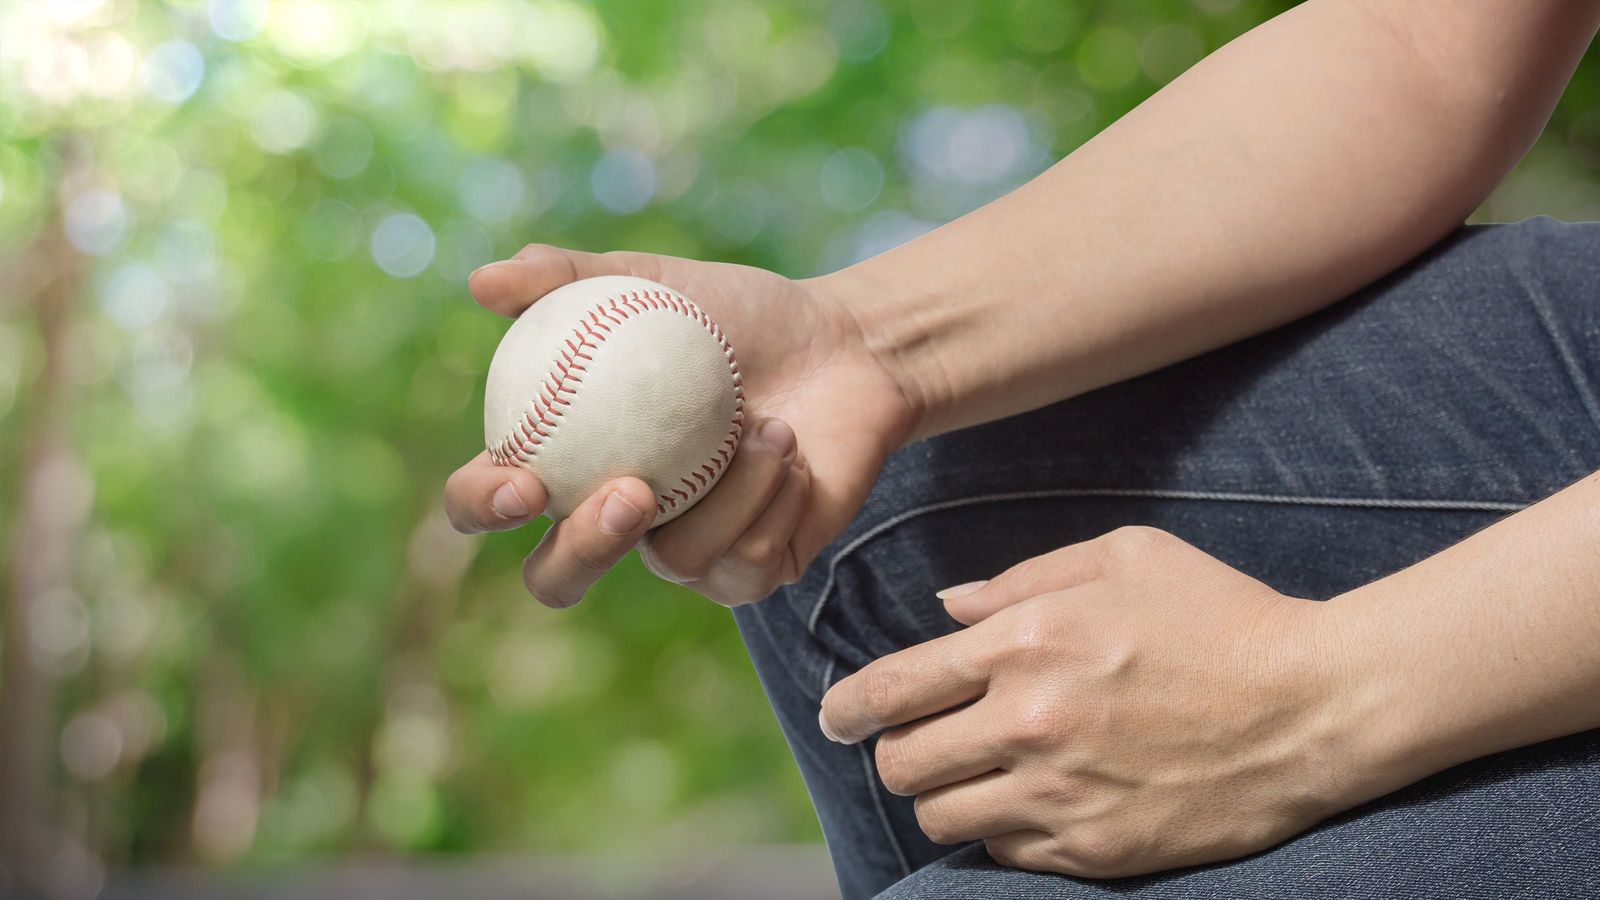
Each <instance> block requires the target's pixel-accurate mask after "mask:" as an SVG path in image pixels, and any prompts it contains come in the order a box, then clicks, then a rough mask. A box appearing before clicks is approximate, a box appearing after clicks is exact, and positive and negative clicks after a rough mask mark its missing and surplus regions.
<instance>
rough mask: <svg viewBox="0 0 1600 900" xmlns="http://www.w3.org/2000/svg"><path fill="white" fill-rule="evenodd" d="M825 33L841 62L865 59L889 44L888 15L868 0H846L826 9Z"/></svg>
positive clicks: (862, 60)
mask: <svg viewBox="0 0 1600 900" xmlns="http://www.w3.org/2000/svg"><path fill="white" fill-rule="evenodd" d="M828 33H829V34H831V35H833V40H834V43H835V44H836V45H838V48H839V59H840V60H841V61H843V62H851V63H854V62H864V61H866V60H869V59H871V58H873V57H874V56H877V55H878V54H879V53H882V52H883V48H884V47H886V46H888V45H889V17H888V16H887V15H885V14H884V12H883V9H882V8H881V7H879V6H878V4H876V3H872V2H869V0H847V2H845V3H841V4H839V5H838V6H835V7H834V8H833V11H832V12H830V13H828Z"/></svg>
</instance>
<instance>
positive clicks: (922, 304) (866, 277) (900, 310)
mask: <svg viewBox="0 0 1600 900" xmlns="http://www.w3.org/2000/svg"><path fill="white" fill-rule="evenodd" d="M802 284H803V286H804V287H805V288H806V289H807V290H809V291H810V292H811V293H812V294H813V295H814V296H816V297H818V299H819V300H820V301H821V302H823V303H824V304H826V305H828V306H831V307H833V308H834V309H836V310H837V311H838V312H839V313H840V314H841V315H842V316H843V317H844V318H845V320H846V321H847V322H848V323H849V325H850V326H851V327H852V328H853V329H854V331H855V333H856V334H857V335H859V337H860V340H861V343H862V348H863V349H864V350H865V351H866V353H867V354H868V355H869V356H871V357H872V359H873V360H874V361H876V363H877V364H878V365H879V366H881V367H882V368H883V370H884V371H885V372H886V373H888V375H889V378H890V379H891V380H892V382H893V383H894V384H895V385H896V387H897V388H898V390H899V391H900V394H901V396H902V398H903V399H904V401H905V403H906V405H907V406H908V407H909V408H910V410H911V413H912V419H911V421H912V426H911V429H910V431H909V433H908V435H907V436H906V441H907V442H908V443H909V442H910V441H915V440H919V439H921V438H925V437H931V436H932V435H935V434H939V433H941V432H943V431H948V430H951V429H952V428H954V427H959V425H957V424H951V422H950V419H951V417H952V413H951V411H952V410H953V408H954V407H955V406H956V399H957V398H956V397H955V396H954V394H955V391H954V390H953V388H952V385H953V384H954V381H955V379H953V378H952V375H951V372H950V371H949V369H948V360H949V359H950V358H951V357H952V355H953V354H952V353H951V350H950V341H949V339H948V335H949V334H950V332H951V331H952V328H953V326H952V322H951V320H952V319H954V318H955V317H956V311H955V310H954V309H953V307H951V306H950V305H947V304H941V303H938V302H935V301H933V300H932V299H931V298H928V297H924V296H920V295H919V294H918V293H917V288H915V287H913V286H911V285H909V284H907V283H906V282H905V281H904V280H903V279H899V278H886V277H883V276H882V275H881V274H880V273H879V272H877V271H876V270H874V269H873V268H872V267H869V266H867V265H866V264H862V263H858V264H856V265H854V266H850V267H848V268H844V269H840V270H839V271H837V272H833V273H831V274H828V275H822V276H819V277H816V278H811V279H807V280H806V281H804V282H802Z"/></svg>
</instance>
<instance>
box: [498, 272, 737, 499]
mask: <svg viewBox="0 0 1600 900" xmlns="http://www.w3.org/2000/svg"><path fill="white" fill-rule="evenodd" d="M652 311H665V312H674V313H677V314H679V315H682V316H687V317H689V318H690V319H693V320H694V321H696V322H699V323H700V325H701V326H702V327H704V328H705V329H706V332H707V333H708V334H710V335H711V337H712V338H713V339H714V340H716V342H717V344H718V345H719V346H721V347H722V355H723V356H724V357H726V358H727V360H728V371H729V373H730V374H732V375H733V418H732V420H731V421H730V422H729V423H728V424H729V427H728V434H727V437H726V438H724V439H723V441H722V446H721V447H720V448H718V449H717V451H716V453H714V454H713V455H712V456H711V458H709V459H707V460H706V462H705V463H704V464H702V465H701V466H700V467H699V468H698V469H696V470H691V471H690V472H689V476H690V477H692V478H694V479H696V481H698V483H696V482H694V481H690V480H689V479H688V478H682V477H680V479H679V480H680V481H681V482H682V483H683V484H684V485H685V486H686V487H687V488H688V489H689V492H688V493H684V492H683V491H682V490H679V489H677V488H673V489H671V490H670V491H669V492H668V493H665V494H660V495H657V497H656V512H657V513H658V514H659V513H665V512H667V511H668V510H671V509H674V508H676V507H677V506H678V505H679V504H680V503H686V502H688V501H689V500H691V499H693V498H694V496H695V495H697V494H698V493H700V491H701V490H702V489H703V488H704V487H705V486H706V485H707V484H709V483H710V482H711V481H712V480H713V479H715V478H716V476H717V475H718V473H720V472H721V471H722V470H723V469H724V468H726V467H727V465H728V463H730V462H731V461H732V459H733V450H734V448H735V447H736V446H737V445H738V441H739V434H740V432H741V431H742V430H743V428H744V378H743V376H741V375H740V374H739V360H738V358H737V357H735V356H734V354H733V347H732V346H731V345H730V344H729V343H728V339H727V337H725V336H724V335H723V333H722V329H721V328H720V327H719V326H718V325H717V323H716V322H715V321H713V320H712V319H711V317H710V316H708V315H706V313H705V310H702V309H701V308H700V307H699V306H697V305H695V303H694V302H693V301H691V300H689V299H688V298H687V297H680V296H678V295H677V294H674V293H672V292H670V291H659V290H650V291H643V292H641V291H626V292H623V293H621V294H618V295H615V296H611V297H607V298H606V299H604V300H601V301H599V302H598V303H596V304H595V305H594V306H593V307H592V308H591V309H590V310H589V312H588V315H587V316H585V317H580V318H579V319H578V325H577V327H576V328H574V329H573V332H572V337H570V338H568V339H567V340H566V341H565V342H564V343H565V348H566V349H564V350H562V351H561V358H560V359H557V360H555V361H553V362H552V364H551V368H550V371H549V372H548V373H547V374H546V375H545V377H544V379H543V380H542V381H540V382H539V387H540V391H539V392H538V393H537V394H536V396H535V397H534V398H533V400H532V401H531V402H530V403H529V408H528V411H527V412H526V413H524V414H523V418H522V420H521V421H519V422H514V423H512V427H511V433H510V434H507V435H506V436H505V437H504V438H501V439H500V441H499V443H496V444H491V445H490V446H489V448H488V449H489V458H490V459H491V460H493V461H494V463H495V465H500V466H509V465H515V464H516V463H519V462H527V461H528V460H530V459H532V458H533V457H535V456H537V455H538V452H539V446H540V445H541V444H543V443H544V441H545V439H546V438H549V437H550V434H551V432H553V431H554V430H555V428H556V426H558V425H560V424H561V423H560V421H559V420H560V419H561V417H562V415H563V411H562V410H561V409H560V408H559V407H563V406H571V405H572V401H570V400H568V399H567V398H566V397H562V396H561V395H562V394H567V395H569V396H575V395H576V394H577V389H576V387H574V386H575V385H579V384H582V383H583V379H582V378H581V377H579V374H578V373H587V372H588V369H587V368H585V367H584V366H582V365H579V364H578V362H577V360H579V359H581V360H583V361H584V362H593V361H594V356H593V353H594V351H595V350H597V349H599V346H600V345H601V344H602V343H604V342H605V340H606V338H607V337H610V335H611V326H613V325H621V324H622V323H623V322H624V321H626V320H628V319H631V318H634V317H636V316H638V315H640V314H642V313H646V312H652ZM602 319H604V320H605V321H601V320H602ZM607 322H609V323H610V325H607V324H606V323H607ZM585 350H587V351H589V352H587V353H585V352H584V351H585ZM546 394H548V396H545V395H546ZM546 429H549V430H546ZM517 438H521V440H517ZM702 473H704V474H702Z"/></svg>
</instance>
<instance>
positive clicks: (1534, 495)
mask: <svg viewBox="0 0 1600 900" xmlns="http://www.w3.org/2000/svg"><path fill="white" fill-rule="evenodd" d="M1061 327H1063V328H1070V327H1071V323H1070V322H1068V321H1063V322H1062V323H1061ZM1597 389H1600V224H1583V225H1577V224H1573V225H1569V224H1564V223H1560V222H1556V221H1553V220H1549V219H1535V220H1530V221H1527V222H1523V223H1519V224H1517V225H1506V226H1488V227H1478V228H1468V229H1464V230H1462V231H1460V232H1458V233H1456V234H1455V235H1453V236H1451V237H1450V238H1448V239H1447V240H1445V241H1444V242H1442V243H1441V244H1440V245H1439V246H1437V247H1435V248H1434V249H1433V250H1431V251H1430V252H1429V253H1427V254H1426V255H1424V256H1423V257H1422V258H1420V259H1418V260H1416V261H1415V262H1413V263H1412V264H1411V265H1409V266H1407V267H1406V268H1405V269H1403V270H1401V271H1399V272H1397V273H1395V274H1394V275H1392V276H1391V277H1389V278H1387V279H1385V280H1384V281H1382V282H1381V283H1379V284H1376V285H1374V286H1373V287H1371V288H1369V289H1368V290H1366V291H1363V292H1362V293H1360V294H1358V295H1356V296H1354V297H1351V298H1349V299H1347V300H1345V301H1343V302H1341V303H1339V304H1336V305H1334V306H1333V307H1331V308H1329V309H1327V310H1325V311H1323V312H1321V313H1319V314H1317V315H1315V316H1312V317H1309V318H1307V319H1303V320H1301V321H1299V322H1297V323H1295V324H1293V325H1290V326H1288V327H1285V328H1281V329H1278V330H1276V331H1273V332H1271V333H1269V334H1266V335H1263V336H1260V337H1257V338H1253V339H1250V340H1247V341H1244V342H1241V343H1238V344H1235V345H1233V346H1231V347H1227V348H1225V349H1222V350H1219V351H1216V352H1213V353H1210V354H1207V355H1205V356H1203V357H1199V358H1197V359H1194V360H1191V361H1188V362H1185V363H1182V364H1179V365H1176V366H1172V367H1170V368H1167V369H1164V370H1162V371H1160V372H1156V373H1153V374H1150V375H1147V376H1145V377H1142V378H1138V379H1135V380H1132V381H1128V382H1124V383H1121V384H1117V385H1113V386H1111V387H1107V388H1104V389H1102V390H1099V391H1096V392H1093V393H1090V394H1086V395H1084V396H1081V397H1078V398H1075V399H1072V400H1069V401H1066V402H1063V403H1060V404H1056V405H1054V406H1051V407H1048V408H1045V409H1042V410H1038V411H1036V412H1033V413H1029V414H1027V415H1022V416H1015V417H1012V418H1009V419H1006V420H1003V421H999V422H995V423H991V424H988V425H984V426H981V427H977V428H972V429H967V430H965V431H961V432H957V433H954V434H949V435H944V436H941V437H938V438H934V439H932V440H928V441H923V442H921V443H918V444H914V445H912V446H909V447H907V448H905V449H904V450H903V451H901V452H900V453H898V454H896V455H895V456H894V457H893V458H892V459H891V460H890V461H889V464H888V466H887V468H886V469H885V470H884V473H883V476H882V478H881V479H880V480H879V482H878V484H877V486H876V488H875V489H874V491H873V493H872V496H871V497H870V498H869V500H868V501H867V504H866V506H865V508H864V509H863V511H862V513H861V515H860V516H859V517H858V518H857V520H856V521H855V522H854V523H853V524H852V525H851V527H850V528H849V529H848V531H847V532H846V533H845V534H844V535H843V536H841V537H840V538H839V540H838V541H837V542H835V543H834V544H833V545H832V546H831V547H830V548H829V549H828V550H827V551H826V552H825V553H824V554H823V555H822V557H821V558H820V559H819V560H818V561H817V562H816V563H814V564H813V565H812V566H811V568H810V569H809V570H808V571H807V573H806V575H805V577H804V578H803V579H802V580H801V581H800V582H799V583H797V584H795V585H793V586H791V587H789V588H786V589H783V590H781V591H779V592H777V593H776V594H774V595H773V596H771V597H770V598H768V599H767V600H765V601H763V602H761V603H759V604H756V605H754V606H750V607H745V608H743V609H740V610H738V611H737V613H736V618H737V620H738V623H739V627H740V629H741V631H742V632H743V634H744V637H745V641H746V643H747V645H748V646H749V649H750V654H751V657H752V659H753V660H754V661H755V664H756V667H757V670H758V672H759V673H760V676H761V679H762V683H763V684H764V686H765V688H766V690H767V694H768V696H769V698H770V699H771V701H772V704H773V707H774V709H775V710H776V712H777V715H778V718H779V721H780V723H781V724H782V727H783V729H784V732H785V734H786V735H787V737H788V739H789V743H790V745H791V747H792V748H793V750H794V754H795V757H796V759H797V760H798V761H799V764H800V768H801V771H802V773H803V774H804V776H805V779H806V783H807V785H808V786H809V788H810V791H811V795H812V798H813V800H814V801H815V803H816V806H817V811H818V814H819V816H820V818H821V821H822V826H823V830H824V833H825V834H826V836H827V840H828V847H829V851H830V853H831V854H832V857H833V860H834V865H835V867H836V869H837V871H838V875H839V882H840V885H841V888H842V890H843V892H844V896H845V897H846V898H850V900H855V898H865V897H871V896H874V895H878V896H880V897H884V898H940V897H949V898H964V900H965V898H985V897H1007V898H1011V897H1019V898H1076V897H1090V896H1102V895H1110V894H1116V895H1119V896H1132V897H1139V898H1154V897H1161V898H1175V897H1208V898H1209V897H1223V896H1293V897H1361V898H1379V897H1383V898H1389V897H1452V898H1456V897H1496V898H1501V897H1513V896H1516V897H1575V896H1600V731H1593V732H1587V733H1584V734H1580V735H1575V736H1572V737H1569V738H1565V739H1562V740H1558V741H1551V742H1547V743H1544V744H1539V745H1535V746H1532V747H1528V748H1523V749H1520V750H1516V751H1513V752H1509V753H1504V754H1500V755H1498V756H1494V757H1489V758H1485V759H1481V760H1477V761H1474V762H1471V763H1468V764H1466V765H1463V766H1460V767H1457V768H1455V769H1452V770H1450V771H1447V772H1444V773H1441V774H1440V775H1437V776H1435V777H1433V778H1431V779H1429V780H1427V781H1425V782H1423V783H1421V784H1418V785H1414V786H1412V787H1410V788H1407V789H1405V790H1402V791H1400V792H1398V793H1395V794H1393V795H1390V796H1388V797H1385V798H1381V799H1379V800H1377V801H1375V802H1373V803H1369V804H1367V805H1365V806H1362V807H1360V808H1358V809H1356V810H1354V811H1352V812H1350V813H1348V814H1346V815H1343V816H1341V817H1339V818H1338V819H1336V820H1332V821H1330V822H1327V823H1324V824H1323V825H1322V826H1320V827H1318V828H1317V829H1315V830H1313V831H1312V832H1310V833H1308V834H1306V835H1303V836H1301V837H1299V838H1297V839H1295V840H1293V841H1290V842H1288V843H1286V844H1284V845H1282V846H1280V847H1277V848H1275V849H1272V850H1269V851H1267V852H1265V853H1262V854H1259V855H1257V856H1254V857H1251V858H1248V859H1245V860H1240V861H1235V862H1230V863H1224V864H1219V865H1213V866H1208V867H1202V868H1198V869H1188V870H1183V871H1179V872H1172V873H1166V874H1162V875H1157V876H1151V877H1144V878H1138V879H1123V880H1114V881H1099V882H1096V881H1090V880H1082V879H1075V878H1068V877H1063V876H1056V875H1045V874H1037V873H1030V872H1022V871H1017V870H1011V869H1006V868H1002V867H1000V866H998V865H996V864H994V863H993V862H991V861H990V860H989V859H988V857H987V856H986V855H985V854H984V852H983V848H982V847H981V846H978V845H973V846H969V847H967V848H964V849H959V850H956V851H954V852H952V848H949V847H941V846H938V845H935V844H933V843H931V842H930V841H928V840H927V838H925V837H924V836H923V835H922V833H921V831H920V830H919V829H918V828H917V823H916V818H915V816H914V814H913V811H912V804H911V801H910V800H909V799H907V798H902V797H896V796H893V795H891V794H889V793H888V792H887V791H886V790H884V788H883V786H882V784H881V783H880V782H879V781H878V778H877V775H876V772H875V770H874V764H873V758H872V744H871V743H870V742H868V743H864V744H861V745H857V746H852V747H845V746H840V745H838V744H833V743H830V742H828V741H827V740H826V739H824V738H823V737H822V735H821V733H820V732H819V731H818V729H817V710H818V706H819V701H820V698H821V696H822V694H823V692H824V691H825V690H826V689H827V687H828V686H830V685H831V684H833V683H834V682H836V681H838V680H839V679H840V678H842V677H844V676H846V675H848V674H850V673H851V672H854V671H856V670H857V669H859V668H861V667H862V666H863V665H865V664H866V663H868V662H869V661H871V660H873V659H875V658H877V657H879V656H883V655H885V654H888V653H893V652H895V651H897V650H900V649H902V648H904V647H907V646H909V645H912V644H917V643H921V642H923V641H927V640H929V639H931V638H934V637H937V636H939V635H942V634H945V633H947V632H950V631H952V630H954V629H955V628H956V627H957V626H956V623H954V622H953V621H951V620H950V619H948V618H947V617H946V616H945V614H944V611H943V609H942V608H941V605H940V604H939V602H938V601H937V600H935V599H934V597H933V592H934V591H935V590H938V589H940V588H943V587H946V586H948V585H953V584H959V583H961V582H965V581H972V580H975V579H980V578H986V577H989V576H991V575H994V574H995V573H997V572H999V571H1001V570H1003V569H1005V568H1006V567H1008V566H1010V565H1012V564H1014V563H1016V562H1018V561H1020V560H1023V559H1026V558H1028V557H1031V556H1035V555H1038V554H1040V553H1044V552H1047V551H1049V550H1051V549H1054V548H1056V547H1059V546H1061V545H1063V544H1067V543H1072V542H1075V541H1081V540H1085V539H1087V538H1091V537H1094V536H1096V535H1099V534H1102V533H1104V532H1106V531H1109V530H1111V529H1113V528H1116V527H1118V526H1121V525H1126V524H1135V523H1138V524H1147V525H1154V526H1157V527H1160V528H1164V529H1167V530H1169V531H1171V532H1174V533H1175V534H1177V535H1179V536H1181V537H1183V538H1185V539H1186V540H1188V541H1190V542H1191V543H1193V544H1195V545H1196V546H1198V547H1200V548H1202V549H1204V550H1206V551H1208V552H1210V553H1212V554H1213V555H1215V556H1217V557H1219V558H1220V559H1222V560H1225V561H1227V562H1228V563H1230V564H1232V565H1234V566H1237V567H1238V568H1239V569H1241V570H1243V571H1245V572H1247V573H1249V574H1250V575H1253V576H1255V577H1257V578H1259V579H1261V580H1263V581H1265V582H1266V583H1268V584H1270V585H1272V586H1274V587H1276V588H1277V589H1279V590H1281V591H1283V592H1285V593H1289V594H1293V595H1298V596H1304V597H1311V598H1326V597H1329V596H1332V595H1334V594H1337V593H1339V592H1342V591H1345V590H1348V589H1350V588H1353V587H1356V586H1358V585H1360V584H1363V583H1366V582H1368V581H1371V580H1373V579H1375V578H1378V577H1380V576H1382V575H1385V574H1387V573H1390V572H1393V571H1395V570H1396V569H1399V568H1402V567H1404V566H1407V565H1409V564H1411V563H1413V562H1416V561H1417V560H1420V559H1422V558H1424V557H1426V556H1428V555H1430V554H1432V553H1434V552H1436V551H1438V550H1440V549H1442V548H1444V547H1446V546H1448V545H1450V544H1452V543H1455V542H1457V541H1459V540H1461V539H1462V538H1464V537H1466V536H1468V535H1470V534H1471V533H1473V532H1474V531H1477V530H1479V529H1481V528H1483V527H1484V526H1486V525H1488V524H1490V523H1492V522H1494V521H1495V520H1497V519H1499V518H1501V517H1503V516H1505V515H1506V514H1508V513H1510V512H1513V511H1515V510H1517V509H1520V508H1522V507H1523V506H1526V505H1527V504H1530V503H1533V502H1535V501H1537V500H1539V499H1540V498H1542V497H1544V496H1546V495H1548V494H1550V493H1551V492H1553V491H1555V490H1557V489H1559V488H1561V487H1563V486H1565V485H1567V484H1569V483H1571V482H1573V481H1576V480H1578V479H1579V478H1580V477H1582V476H1584V475H1586V474H1587V473H1589V472H1591V471H1593V470H1596V469H1600V396H1597ZM1508 602H1511V598H1508ZM1173 627H1174V628H1182V627H1183V623H1182V622H1174V623H1173ZM896 882H898V884H896ZM880 892H881V893H880Z"/></svg>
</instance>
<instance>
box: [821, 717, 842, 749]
mask: <svg viewBox="0 0 1600 900" xmlns="http://www.w3.org/2000/svg"><path fill="white" fill-rule="evenodd" d="M817 727H818V728H820V729H822V736H823V737H825V738H827V739H828V740H830V741H833V742H834V743H835V744H838V743H842V742H841V741H840V740H839V738H838V737H837V736H835V735H834V733H833V732H831V731H829V730H828V720H827V719H824V718H823V717H822V710H820V709H819V710H817Z"/></svg>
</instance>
